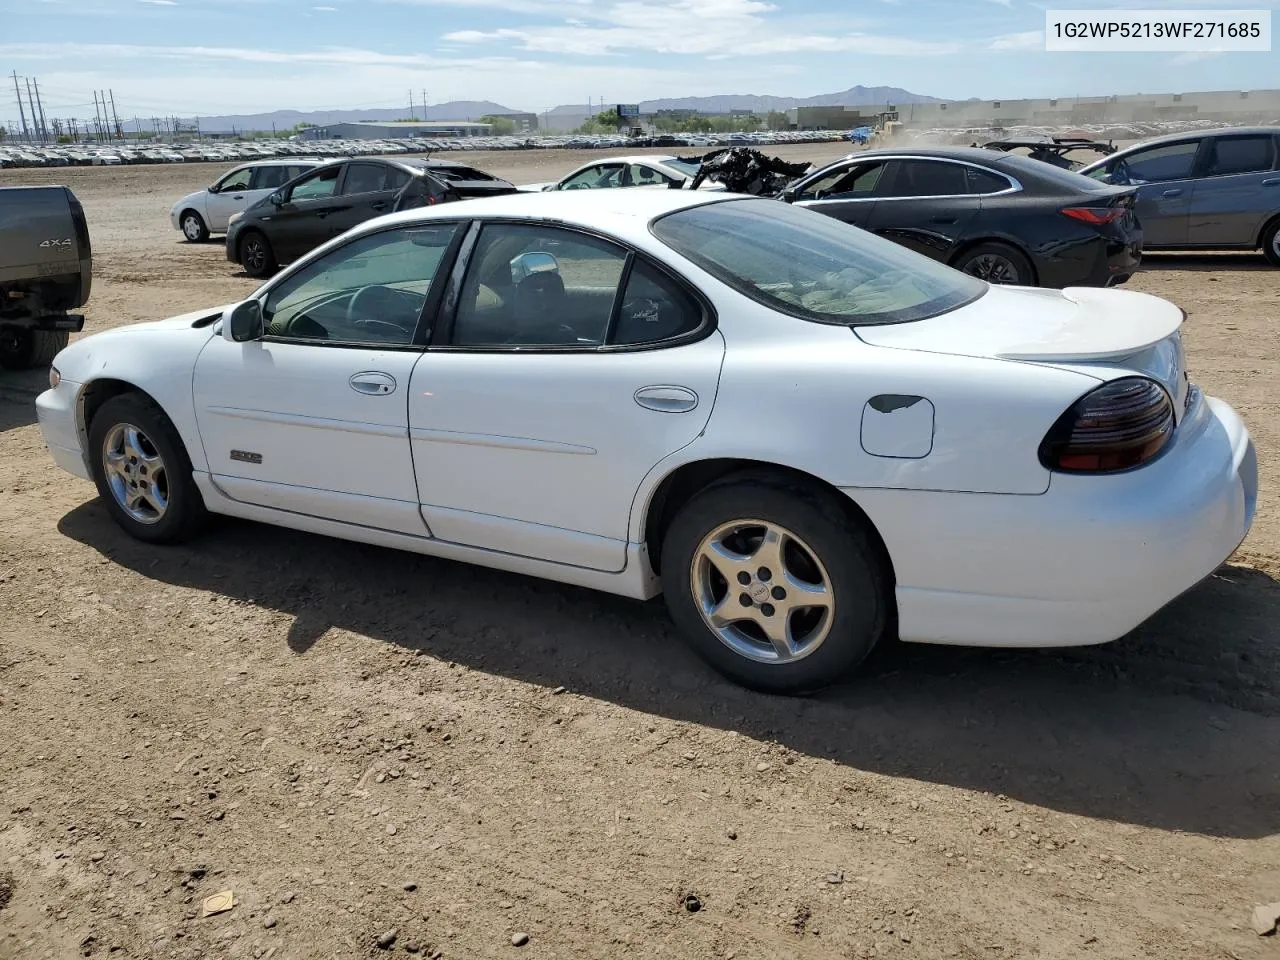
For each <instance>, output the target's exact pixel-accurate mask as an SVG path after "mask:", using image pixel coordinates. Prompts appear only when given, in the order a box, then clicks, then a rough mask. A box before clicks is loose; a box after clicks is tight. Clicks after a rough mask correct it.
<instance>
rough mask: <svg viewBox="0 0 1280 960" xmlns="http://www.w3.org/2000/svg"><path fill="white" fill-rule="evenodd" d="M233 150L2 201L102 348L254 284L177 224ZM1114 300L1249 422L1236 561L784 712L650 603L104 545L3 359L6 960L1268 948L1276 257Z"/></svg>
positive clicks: (883, 668)
mask: <svg viewBox="0 0 1280 960" xmlns="http://www.w3.org/2000/svg"><path fill="white" fill-rule="evenodd" d="M842 149H843V148H842V147H841V146H840V145H838V144H837V145H819V146H813V147H807V148H806V147H800V148H787V149H785V150H780V151H778V152H779V153H784V154H786V155H788V156H790V157H797V156H806V157H810V158H812V159H815V160H816V159H824V158H828V157H831V156H834V155H835V154H837V153H838V152H840V151H841V150H842ZM473 160H474V161H475V162H476V163H478V164H479V165H480V166H482V167H484V168H486V169H488V170H491V171H493V172H495V173H497V174H500V175H503V176H507V177H510V178H512V179H514V180H516V181H517V182H529V181H535V180H542V179H549V178H551V177H553V176H556V175H559V174H561V173H563V172H565V171H567V170H568V169H570V168H571V167H572V166H574V165H575V164H576V163H578V162H582V160H583V155H582V154H570V153H558V152H557V153H531V154H523V153H521V154H492V155H481V156H477V157H474V158H473ZM221 169H223V168H221V167H217V166H213V165H194V164H191V165H183V166H177V165H175V166H169V167H153V166H148V167H133V168H124V169H70V170H63V171H47V172H35V171H26V172H16V173H13V172H11V173H6V174H4V176H3V182H5V183H33V182H42V181H43V182H49V181H61V182H66V183H68V184H69V185H71V186H72V187H73V189H74V190H75V191H76V193H77V194H78V195H79V197H80V198H81V199H82V201H83V202H84V204H85V207H86V209H87V210H88V213H89V217H90V229H91V231H92V234H93V240H94V250H95V255H96V261H97V262H96V277H95V280H94V291H93V298H92V302H91V304H90V306H89V308H88V318H89V320H88V324H87V332H92V331H96V330H101V329H104V328H106V327H110V326H115V325H118V324H123V323H129V322H132V321H137V320H142V319H150V318H157V317H161V316H165V315H167V314H172V313H177V312H181V311H185V310H189V309H194V308H197V307H199V306H204V305H216V304H218V303H223V302H227V301H230V300H233V299H237V298H239V297H240V296H242V295H245V294H247V293H248V292H250V291H251V290H252V289H253V287H254V284H253V282H252V281H250V280H248V279H246V278H244V277H243V276H238V275H237V268H235V267H233V266H232V265H231V264H228V263H227V262H226V261H225V260H224V258H223V253H222V248H221V246H220V245H219V244H218V243H217V242H215V243H212V244H207V245H200V246H192V245H189V244H185V243H183V242H181V240H180V237H179V235H178V234H177V232H176V231H174V230H172V229H171V228H170V226H169V222H168V219H167V213H168V208H169V206H170V204H171V203H172V202H174V201H175V200H176V199H178V198H179V197H180V196H181V195H183V194H184V193H186V192H188V191H190V190H192V189H195V188H198V187H201V186H203V185H206V184H208V183H210V182H212V181H213V179H214V178H215V176H216V175H217V174H218V172H219V171H220V170H221ZM1132 286H1133V287H1134V288H1136V289H1139V290H1147V291H1151V292H1154V293H1157V294H1160V295H1162V296H1165V297H1168V298H1169V299H1171V300H1173V301H1174V302H1176V303H1178V304H1179V305H1181V306H1182V307H1184V308H1185V309H1186V310H1187V311H1188V312H1189V314H1190V318H1189V320H1188V323H1187V325H1186V328H1185V329H1186V338H1187V347H1188V352H1189V356H1190V362H1191V369H1192V372H1193V377H1194V379H1195V381H1196V382H1198V383H1199V384H1201V385H1202V386H1203V387H1204V388H1205V389H1207V390H1208V391H1209V392H1211V393H1213V394H1217V395H1219V396H1222V397H1224V398H1225V399H1227V400H1228V401H1229V402H1231V403H1232V404H1234V405H1235V406H1236V407H1237V408H1238V409H1239V410H1240V411H1241V412H1242V413H1243V415H1244V416H1245V418H1246V420H1247V421H1248V423H1249V426H1250V428H1251V429H1252V430H1253V432H1254V434H1255V436H1256V439H1257V443H1258V447H1259V453H1260V460H1261V473H1262V484H1263V491H1262V496H1261V502H1260V506H1259V511H1258V518H1257V522H1256V525H1255V527H1254V531H1253V533H1252V535H1251V536H1250V537H1249V539H1248V540H1247V541H1246V543H1245V544H1244V546H1243V548H1242V549H1241V551H1240V552H1239V554H1238V555H1237V556H1236V557H1234V558H1233V559H1232V561H1231V563H1230V564H1228V565H1227V566H1225V567H1223V568H1222V569H1221V570H1220V571H1219V573H1218V574H1217V575H1216V576H1214V577H1213V578H1211V579H1210V580H1208V581H1206V582H1205V583H1204V584H1203V585H1201V586H1200V587H1198V588H1196V589H1195V590H1194V591H1193V592H1191V593H1190V594H1188V595H1187V596H1185V597H1183V598H1182V599H1180V600H1179V601H1177V602H1175V603H1174V604H1173V605H1172V606H1171V607H1169V608H1168V609H1166V610H1165V611H1163V612H1161V613H1160V614H1158V615H1156V616H1155V617H1154V618H1153V619H1152V620H1151V621H1149V622H1148V623H1147V624H1146V625H1144V626H1143V627H1142V628H1140V629H1139V630H1137V631H1136V632H1135V633H1134V634H1133V635H1131V636H1129V637H1127V638H1125V639H1124V640H1122V641H1119V642H1117V643H1114V644H1112V645H1109V646H1105V647H1099V648H1093V649H1086V650H1078V651H1071V652H1058V653H1044V652H1032V651H1026V652H998V651H995V652H993V651H965V650H951V649H933V648H886V649H884V650H882V651H881V652H879V653H877V655H876V656H875V657H874V658H873V661H872V662H871V663H870V664H869V665H868V667H867V669H865V670H864V671H863V672H862V673H861V674H860V675H859V676H858V677H856V678H855V679H853V680H851V681H849V682H848V683H847V684H845V685H844V686H842V687H840V688H838V689H835V690H831V691H829V692H827V693H825V694H823V695H821V696H819V697H816V698H813V699H810V700H802V701H796V700H789V699H779V698H770V697H764V696H759V695H755V694H751V693H748V692H745V691H743V690H741V689H738V688H736V687H734V686H732V685H730V684H728V683H726V682H724V681H721V680H720V679H718V678H717V677H716V676H714V675H713V674H711V673H710V672H709V671H708V670H707V669H706V668H704V667H703V666H701V665H700V664H699V663H698V662H697V661H696V660H694V658H693V657H692V655H691V654H689V653H687V652H686V651H685V649H684V648H683V646H682V645H681V644H680V642H679V640H678V638H677V637H676V636H675V635H674V633H673V630H672V628H671V627H670V625H669V624H668V621H667V619H666V617H665V614H664V612H663V609H662V606H661V603H660V602H654V603H649V604H639V603H633V602H628V601H624V600H620V599H615V598H611V597H607V596H603V595H598V594H594V593H590V592H587V591H583V590H576V589H572V588H569V587H561V586H556V585H552V584H547V583H542V582H539V581H534V580H528V579H524V578H521V577H518V576H511V575H506V574H501V573H495V572H490V571H486V570H481V569H475V568H471V567H466V566H462V565H458V564H451V563H447V562H443V561H436V560H431V559H427V558H421V557H416V556H410V555H406V554H400V553H395V552H392V551H387V550H380V549H374V548H370V547H364V546H359V545H355V544H348V543H343V542H339V541H334V540H328V539H325V538H321V537H316V536H309V535H306V534H301V533H293V532H289V531H285V530H280V529H273V528H269V527H263V526H255V525H252V524H248V523H241V522H231V521H228V522H224V523H220V524H218V525H217V526H216V527H215V528H214V529H213V530H212V531H211V532H210V533H209V534H208V535H206V536H205V537H204V538H203V539H201V540H200V541H199V542H198V543H194V544H192V545H189V546H184V547H179V548H170V549H157V548H150V547H146V546H144V545H142V544H139V543H135V542H132V541H130V540H128V539H126V538H125V537H124V535H122V534H121V533H120V532H118V530H117V529H116V528H115V527H114V526H113V524H112V523H111V522H110V520H109V519H108V518H107V516H106V514H105V512H104V511H103V509H102V507H101V506H100V505H99V503H98V502H97V500H96V499H95V496H94V491H93V489H92V488H91V486H90V485H89V484H88V483H85V482H82V481H79V480H75V479H73V478H70V477H68V476H66V475H64V474H61V473H60V472H58V471H57V470H55V468H54V467H53V465H52V463H51V462H50V460H49V458H48V455H47V454H46V452H45V450H44V447H43V444H42V442H41V439H40V434H39V431H38V429H37V427H36V426H35V415H34V409H33V406H32V398H33V396H34V393H35V391H36V390H38V389H39V388H40V386H41V384H42V381H43V375H40V376H34V377H16V376H12V375H8V376H5V377H4V378H3V379H0V612H2V615H0V958H2V960H19V958H21V960H28V958H30V960H39V958H58V960H61V958H71V957H80V956H91V957H117V958H123V957H146V958H152V957H155V958H190V960H209V958H224V957H225V958H247V957H252V958H268V957H271V958H276V960H286V958H287V960H315V958H321V957H324V958H330V957H332V958H346V957H364V956H382V955H401V956H406V957H408V956H413V955H415V954H416V955H417V956H419V957H444V958H448V960H463V958H480V957H505V956H527V957H531V958H544V960H547V958H553V957H557V958H562V960H567V958H579V957H584V958H585V957H591V958H600V957H628V958H630V957H644V958H649V957H688V958H698V960H707V958H723V960H727V958H733V957H736V958H741V960H747V958H753V960H754V958H778V957H788V958H790V957H797V958H818V957H823V958H825V957H835V958H846V957H857V958H863V957H892V958H898V957H901V958H908V957H919V958H934V957H958V958H1005V960H1012V958H1031V957H1036V958H1068V957H1070V958H1074V957H1107V958H1135V957H1150V958H1159V960H1168V958H1169V957H1182V956H1185V957H1189V958H1236V960H1243V958H1255V957H1258V958H1277V957H1280V942H1277V938H1275V937H1271V938H1265V939H1264V938H1260V937H1258V936H1257V935H1255V934H1254V932H1253V931H1252V930H1251V929H1250V922H1249V917H1250V911H1251V909H1252V907H1253V906H1254V905H1255V904H1259V903H1264V902H1267V901H1273V900H1280V836H1278V833H1280V764H1278V763H1277V747H1278V746H1280V660H1278V659H1277V656H1276V650H1277V641H1280V498H1278V495H1277V493H1276V491H1277V489H1278V487H1280V468H1278V462H1280V461H1278V460H1277V450H1280V435H1278V433H1280V427H1278V424H1280V415H1278V414H1280V388H1278V387H1277V384H1280V348H1278V343H1277V340H1278V338H1280V332H1278V331H1280V327H1278V326H1277V323H1276V317H1277V315H1278V314H1280V272H1277V271H1276V270H1274V269H1272V268H1269V267H1267V266H1266V265H1265V263H1264V262H1263V261H1262V259H1261V258H1260V257H1255V256H1205V257H1183V256H1151V257H1150V258H1149V260H1148V264H1147V267H1146V269H1144V270H1143V271H1142V273H1141V274H1139V275H1138V276H1137V277H1136V278H1135V279H1134V280H1133V281H1132ZM1016 560H1017V558H1016V557H1011V558H1010V562H1016ZM224 890H230V891H233V892H234V897H235V905H234V907H233V908H232V909H231V910H230V911H229V912H225V913H221V914H217V915H214V916H209V917H202V916H201V912H200V911H201V903H202V901H203V899H204V898H206V897H208V896H210V895H212V894H215V893H218V892H220V891H224ZM694 898H696V899H694ZM695 906H696V907H697V909H694V907H695ZM517 934H523V935H524V937H527V938H528V939H527V942H524V937H520V936H516V935H517ZM392 936H394V940H392V939H391V937H392ZM513 937H515V942H520V943H522V944H523V945H521V946H515V945H513ZM380 939H381V941H382V943H383V945H384V946H385V947H386V950H384V949H383V947H380V946H379V945H378V944H379V940H380Z"/></svg>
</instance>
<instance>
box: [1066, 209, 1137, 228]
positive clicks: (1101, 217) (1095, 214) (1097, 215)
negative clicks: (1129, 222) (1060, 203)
mask: <svg viewBox="0 0 1280 960" xmlns="http://www.w3.org/2000/svg"><path fill="white" fill-rule="evenodd" d="M1062 213H1063V215H1065V216H1068V217H1071V219H1073V220H1082V221H1084V222H1085V223H1091V224H1093V225H1094V226H1097V227H1100V226H1102V225H1103V224H1105V223H1115V222H1116V221H1117V220H1119V219H1120V218H1121V217H1123V216H1124V207H1065V208H1063V211H1062Z"/></svg>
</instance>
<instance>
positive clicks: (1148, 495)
mask: <svg viewBox="0 0 1280 960" xmlns="http://www.w3.org/2000/svg"><path fill="white" fill-rule="evenodd" d="M847 492H848V493H849V495H850V496H852V497H853V498H854V499H855V500H856V501H857V503H858V504H859V505H860V506H861V507H862V508H863V510H865V511H866V513H867V514H868V516H869V517H870V519H871V521H872V522H873V523H874V524H875V525H876V528H877V529H878V530H879V531H880V534H881V536H882V537H883V538H884V540H885V544H886V546H887V547H888V550H889V554H890V556H891V557H892V558H893V563H894V572H895V574H896V577H897V584H898V586H897V600H898V612H899V634H900V636H901V638H902V639H903V640H906V641H912V642H919V643H947V644H959V645H965V646H993V647H1060V646H1082V645H1088V644H1097V643H1107V642H1110V641H1112V640H1115V639H1117V638H1119V637H1121V636H1123V635H1125V634H1126V633H1128V632H1129V631H1131V630H1133V629H1134V628H1135V627H1137V626H1138V625H1139V624H1141V623H1142V622H1143V621H1145V620H1146V619H1148V618H1149V617H1150V616H1151V615H1152V614H1154V613H1156V612H1157V611H1158V610H1160V609H1161V608H1162V607H1164V606H1166V605H1167V604H1169V603H1170V602H1171V601H1172V600H1174V599H1176V598H1177V597H1178V596H1180V595H1181V594H1183V593H1185V592H1186V591H1187V590H1189V589H1191V588H1192V587H1194V586H1195V585H1196V584H1198V583H1199V582H1200V581H1201V580H1203V579H1205V578H1206V577H1208V576H1209V575H1210V574H1212V573H1213V572H1214V571H1215V570H1216V569H1217V568H1218V567H1219V566H1220V565H1221V564H1222V563H1223V561H1225V560H1226V559H1227V558H1228V557H1229V556H1230V555H1231V554H1232V553H1233V552H1234V551H1235V549H1236V548H1237V547H1238V546H1239V545H1240V543H1241V542H1242V541H1243V540H1244V538H1245V536H1246V535H1247V534H1248V532H1249V528H1250V526H1251V525H1252V524H1253V518H1254V513H1255V511H1256V509H1257V501H1258V461H1257V452H1256V450H1255V448H1254V444H1253V440H1252V439H1251V438H1250V436H1249V432H1248V430H1247V429H1246V428H1245V426H1244V423H1243V422H1242V421H1241V420H1240V418H1239V416H1237V414H1236V412H1235V411H1234V410H1232V409H1231V407H1230V406H1228V405H1227V404H1226V403H1224V402H1222V401H1221V400H1217V399H1214V398H1211V397H1203V396H1198V397H1197V399H1196V400H1194V401H1193V403H1192V406H1191V408H1190V409H1189V410H1188V411H1187V415H1186V417H1185V418H1184V419H1183V421H1182V423H1181V424H1179V426H1178V429H1177V432H1176V434H1175V437H1174V439H1173V441H1172V442H1171V444H1170V446H1169V448H1168V449H1167V450H1166V451H1165V452H1164V453H1163V454H1162V455H1161V456H1160V458H1159V459H1157V460H1156V461H1154V462H1152V463H1149V464H1147V465H1146V466H1143V467H1139V468H1138V469H1135V470H1132V471H1129V472H1127V473H1123V474H1116V475H1112V476H1097V477H1090V476H1073V475H1066V474H1054V475H1053V478H1052V480H1051V482H1050V485H1049V490H1048V491H1047V492H1046V493H1044V494H1041V495H1038V496H1001V495H988V494H959V493H931V492H921V491H890V490H849V491H847Z"/></svg>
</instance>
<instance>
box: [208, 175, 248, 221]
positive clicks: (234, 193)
mask: <svg viewBox="0 0 1280 960" xmlns="http://www.w3.org/2000/svg"><path fill="white" fill-rule="evenodd" d="M253 170H254V168H253V167H245V168H244V169H243V170H236V171H233V172H232V173H229V174H227V175H226V176H225V177H223V178H222V179H221V180H220V181H219V182H218V183H215V184H214V185H213V186H212V187H211V188H210V189H209V196H208V198H207V199H206V200H205V202H204V209H205V215H206V217H207V218H208V220H207V222H206V223H205V226H207V227H208V228H209V230H210V232H212V233H222V232H224V231H225V230H226V229H227V220H228V218H230V216H231V215H232V214H233V213H239V212H240V211H241V210H243V209H244V208H245V207H247V206H248V205H249V204H250V203H251V202H252V201H253V199H254V198H253V196H252V194H251V193H250V192H249V188H250V186H251V185H252V183H253Z"/></svg>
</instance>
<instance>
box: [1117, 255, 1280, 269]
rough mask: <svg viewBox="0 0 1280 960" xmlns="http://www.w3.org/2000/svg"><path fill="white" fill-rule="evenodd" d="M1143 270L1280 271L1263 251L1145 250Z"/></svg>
mask: <svg viewBox="0 0 1280 960" xmlns="http://www.w3.org/2000/svg"><path fill="white" fill-rule="evenodd" d="M1141 270H1142V271H1147V270H1190V271H1192V272H1196V273H1209V272H1212V271H1215V270H1258V271H1273V272H1280V268H1277V267H1275V266H1274V265H1273V264H1272V263H1271V261H1269V260H1268V259H1267V258H1266V257H1265V256H1264V255H1263V254H1262V253H1260V252H1259V253H1156V252H1152V251H1144V252H1143V254H1142V267H1141Z"/></svg>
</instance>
